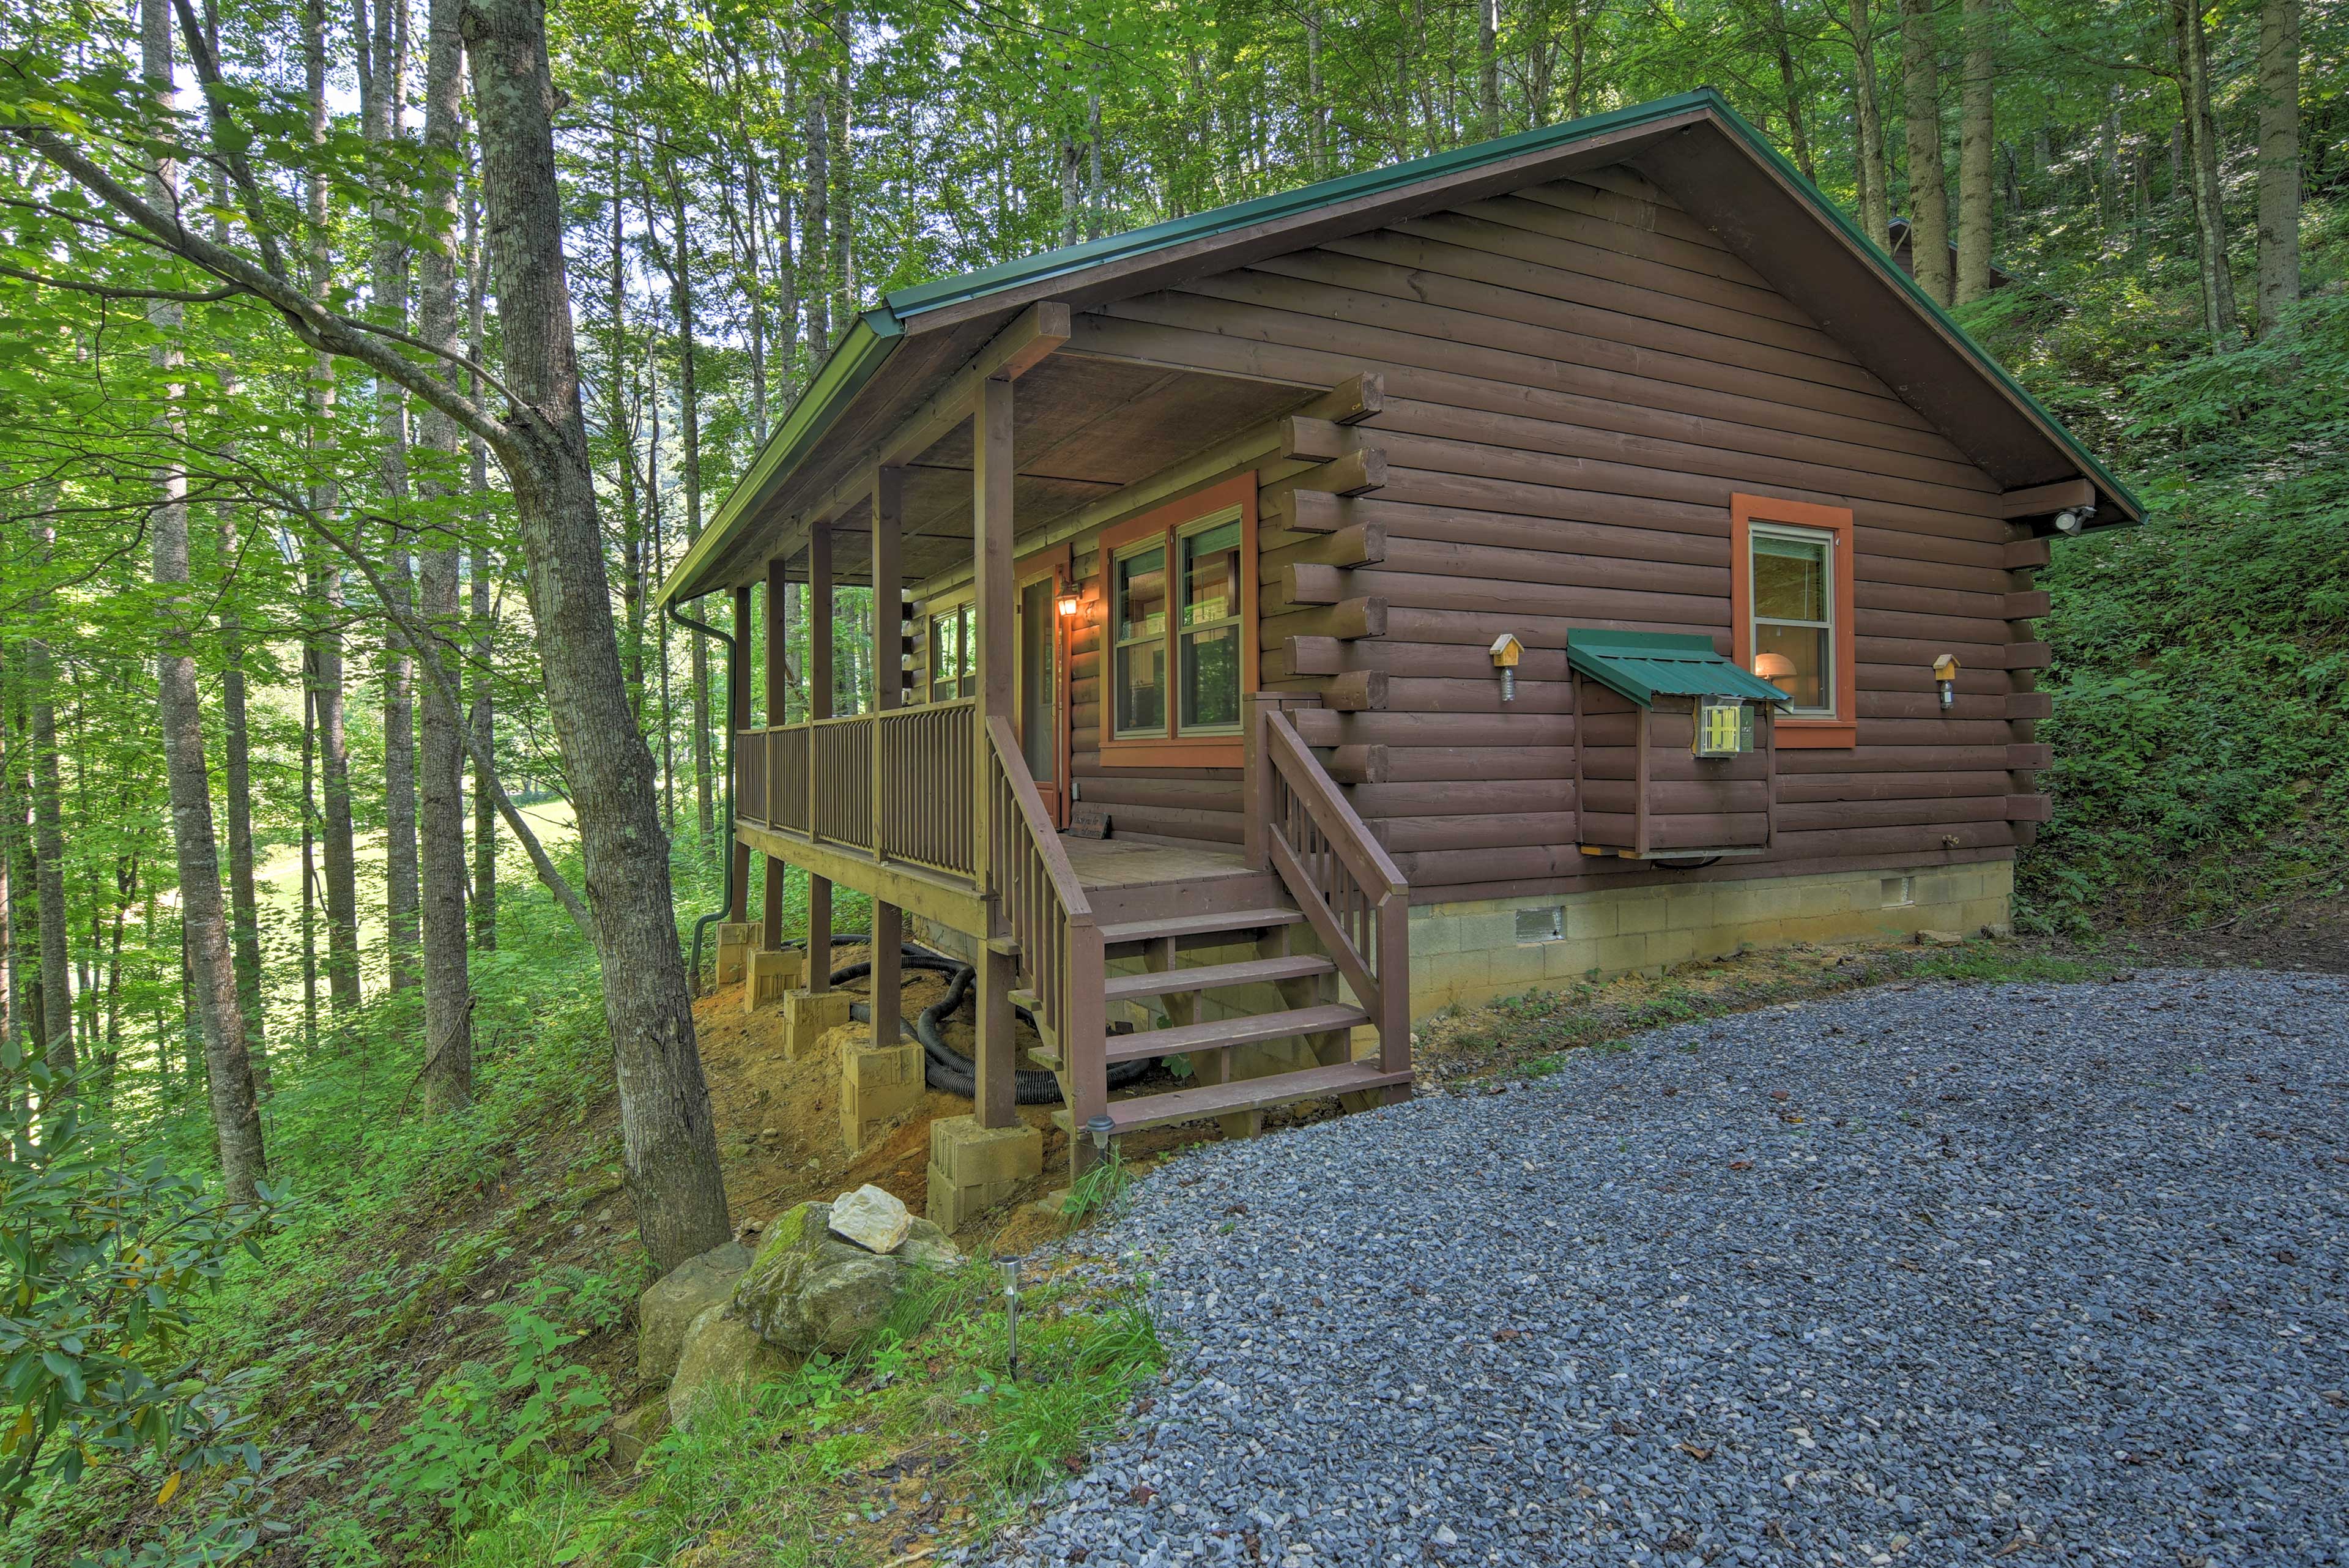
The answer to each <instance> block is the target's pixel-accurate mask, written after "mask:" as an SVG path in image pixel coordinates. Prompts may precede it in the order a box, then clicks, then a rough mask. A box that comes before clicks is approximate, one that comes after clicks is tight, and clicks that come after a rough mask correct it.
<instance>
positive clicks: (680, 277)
mask: <svg viewBox="0 0 2349 1568" xmlns="http://www.w3.org/2000/svg"><path fill="white" fill-rule="evenodd" d="M659 162H660V164H661V166H662V168H661V172H662V173H663V174H664V175H665V176H666V179H665V181H664V183H665V184H666V185H667V195H668V201H667V208H668V212H667V217H668V223H669V240H668V243H667V244H662V243H661V240H660V235H659V233H658V230H657V227H656V226H655V225H654V224H653V223H652V222H651V218H652V213H654V211H655V209H656V203H655V200H654V196H653V192H652V188H651V186H650V184H649V183H647V184H646V186H645V209H644V210H645V215H646V219H647V225H646V226H647V233H648V234H650V235H651V238H652V245H653V254H654V256H655V257H656V258H657V260H658V261H659V263H660V267H661V270H662V272H664V273H665V274H667V277H668V295H669V308H670V309H671V310H672V311H673V312H674V313H675V314H676V317H677V404H678V435H679V437H680V439H681V440H682V442H683V445H684V451H683V452H682V453H681V454H680V458H681V461H680V462H679V464H678V467H679V470H680V472H681V476H682V478H683V480H684V483H685V538H686V543H687V544H688V545H689V544H691V543H692V542H693V541H694V540H696V539H698V538H699V537H701V377H700V367H699V354H698V344H697V343H696V337H697V336H698V334H697V333H696V331H695V327H694V312H693V260H692V257H693V251H692V237H691V235H690V234H689V233H688V229H687V226H686V205H685V174H684V171H682V170H680V169H679V168H678V164H677V161H675V160H674V159H671V158H663V159H661V160H660V161H659ZM639 177H640V178H641V171H639ZM654 456H655V461H658V448H657V445H656V449H655V454H654ZM692 659H693V797H694V810H695V812H696V814H697V815H696V821H697V824H698V826H699V827H700V829H701V842H702V845H703V846H704V848H705V849H706V850H708V851H709V853H711V854H716V853H718V847H719V846H718V815H717V811H718V807H717V801H716V797H715V793H714V780H715V775H716V773H717V768H716V764H715V760H714V759H713V758H712V757H711V755H710V728H709V722H710V705H709V648H708V646H707V645H706V644H705V643H704V642H703V641H702V639H700V638H698V637H697V638H695V639H693V646H692Z"/></svg>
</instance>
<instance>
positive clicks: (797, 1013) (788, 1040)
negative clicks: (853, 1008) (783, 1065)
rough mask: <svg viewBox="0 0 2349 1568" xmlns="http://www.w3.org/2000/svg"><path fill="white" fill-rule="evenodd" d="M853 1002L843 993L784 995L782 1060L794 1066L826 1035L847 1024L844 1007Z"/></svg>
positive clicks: (793, 993) (788, 993)
mask: <svg viewBox="0 0 2349 1568" xmlns="http://www.w3.org/2000/svg"><path fill="white" fill-rule="evenodd" d="M854 1000H855V998H854V997H853V996H851V995H849V993H848V992H844V991H790V992H784V993H783V1054H784V1056H785V1057H786V1058H788V1059H789V1060H791V1061H793V1062H796V1061H798V1060H800V1058H802V1056H805V1055H807V1054H809V1053H811V1052H812V1051H813V1050H814V1049H815V1048H816V1046H817V1044H819V1043H820V1042H821V1041H822V1040H823V1037H824V1035H825V1034H826V1033H829V1032H831V1031H832V1030H834V1029H837V1028H839V1027H840V1026H841V1025H842V1024H843V1023H847V1022H848V1005H849V1003H850V1002H854Z"/></svg>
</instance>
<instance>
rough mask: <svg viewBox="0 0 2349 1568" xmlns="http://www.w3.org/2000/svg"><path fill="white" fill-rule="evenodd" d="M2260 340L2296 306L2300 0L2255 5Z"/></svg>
mask: <svg viewBox="0 0 2349 1568" xmlns="http://www.w3.org/2000/svg"><path fill="white" fill-rule="evenodd" d="M2259 183H2260V258H2259V260H2260V292H2259V306H2260V336H2261V337H2266V336H2267V335H2268V334H2269V333H2271V332H2273V331H2275V330H2277V328H2279V327H2282V325H2283V324H2284V322H2285V320H2286V319H2287V318H2288V317H2289V316H2290V314H2291V312H2292V307H2293V306H2296V305H2298V304H2299V303H2300V0H2262V3H2261V6H2260V182H2259Z"/></svg>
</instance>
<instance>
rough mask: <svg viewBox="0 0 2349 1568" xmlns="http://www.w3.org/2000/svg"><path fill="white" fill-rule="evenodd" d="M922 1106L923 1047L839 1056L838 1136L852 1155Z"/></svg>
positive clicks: (843, 1053) (887, 1047) (910, 1045)
mask: <svg viewBox="0 0 2349 1568" xmlns="http://www.w3.org/2000/svg"><path fill="white" fill-rule="evenodd" d="M921 1103H922V1048H921V1046H920V1045H918V1044H906V1045H888V1046H883V1047H880V1048H878V1049H875V1050H871V1051H854V1050H851V1051H843V1052H842V1053H841V1055H840V1137H841V1141H842V1142H843V1143H844V1144H846V1145H847V1146H848V1152H849V1153H851V1154H854V1153H855V1152H856V1151H857V1150H859V1149H861V1148H863V1147H864V1146H865V1145H866V1144H868V1143H871V1142H872V1141H873V1140H874V1138H875V1137H879V1136H880V1135H881V1133H882V1132H883V1131H884V1130H885V1129H886V1128H887V1127H888V1126H889V1125H890V1124H891V1123H892V1122H894V1121H895V1120H896V1119H897V1118H898V1117H899V1116H904V1115H905V1113H906V1112H908V1111H910V1110H912V1109H913V1108H914V1107H915V1106H918V1105H920V1104H921Z"/></svg>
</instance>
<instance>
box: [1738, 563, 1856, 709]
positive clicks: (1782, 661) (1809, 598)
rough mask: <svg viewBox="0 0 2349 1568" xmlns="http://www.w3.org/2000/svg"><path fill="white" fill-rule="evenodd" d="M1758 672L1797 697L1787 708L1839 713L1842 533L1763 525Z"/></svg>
mask: <svg viewBox="0 0 2349 1568" xmlns="http://www.w3.org/2000/svg"><path fill="white" fill-rule="evenodd" d="M1752 548H1753V552H1754V673H1755V674H1756V675H1759V676H1761V677H1762V678H1763V679H1764V680H1768V681H1770V682H1771V683H1772V684H1774V685H1775V686H1776V687H1777V688H1778V689H1779V690H1780V691H1784V692H1785V693H1786V694H1787V695H1788V696H1790V697H1792V698H1794V700H1795V701H1794V704H1793V706H1792V707H1790V708H1789V709H1788V710H1787V711H1788V712H1791V713H1802V714H1809V715H1813V716H1815V717H1820V718H1833V717H1834V716H1835V699H1836V691H1835V604H1834V599H1833V596H1832V595H1831V594H1830V593H1829V592H1828V591H1827V584H1828V582H1829V581H1830V580H1831V579H1832V576H1833V573H1834V569H1835V535H1832V534H1823V533H1819V532H1816V531H1815V530H1813V529H1809V528H1786V527H1781V526H1778V525H1776V524H1769V525H1763V524H1755V526H1754V537H1753V545H1752Z"/></svg>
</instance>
